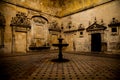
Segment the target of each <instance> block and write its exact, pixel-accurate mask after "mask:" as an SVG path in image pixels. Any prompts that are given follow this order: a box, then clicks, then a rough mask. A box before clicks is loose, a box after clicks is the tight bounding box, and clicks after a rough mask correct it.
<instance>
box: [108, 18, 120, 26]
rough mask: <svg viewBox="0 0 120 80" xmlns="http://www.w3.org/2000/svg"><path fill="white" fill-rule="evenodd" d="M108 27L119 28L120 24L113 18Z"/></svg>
mask: <svg viewBox="0 0 120 80" xmlns="http://www.w3.org/2000/svg"><path fill="white" fill-rule="evenodd" d="M108 26H109V27H118V26H120V22H119V21H118V20H117V19H115V18H113V19H112V21H111V22H110V24H108Z"/></svg>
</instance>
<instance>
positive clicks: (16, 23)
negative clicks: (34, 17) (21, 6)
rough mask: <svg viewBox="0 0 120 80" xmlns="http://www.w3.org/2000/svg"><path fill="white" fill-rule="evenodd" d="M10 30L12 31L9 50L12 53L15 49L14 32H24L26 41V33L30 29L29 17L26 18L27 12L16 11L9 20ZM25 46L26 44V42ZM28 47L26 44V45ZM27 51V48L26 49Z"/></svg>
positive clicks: (27, 33)
mask: <svg viewBox="0 0 120 80" xmlns="http://www.w3.org/2000/svg"><path fill="white" fill-rule="evenodd" d="M10 26H11V28H12V29H11V30H12V31H11V32H12V44H11V52H12V53H13V52H14V51H15V50H14V48H15V43H14V42H15V32H24V33H26V43H28V37H27V36H28V35H29V31H30V29H31V23H30V19H29V18H27V14H26V13H23V12H17V13H16V16H15V17H12V20H11V24H10ZM26 46H27V44H26ZM27 47H28V46H27ZM26 51H27V49H26Z"/></svg>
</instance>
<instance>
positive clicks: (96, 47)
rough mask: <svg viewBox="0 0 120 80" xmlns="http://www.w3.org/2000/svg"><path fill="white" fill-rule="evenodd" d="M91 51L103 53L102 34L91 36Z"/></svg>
mask: <svg viewBox="0 0 120 80" xmlns="http://www.w3.org/2000/svg"><path fill="white" fill-rule="evenodd" d="M91 51H95V52H100V51H101V34H100V33H95V34H92V35H91Z"/></svg>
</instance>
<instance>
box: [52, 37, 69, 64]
mask: <svg viewBox="0 0 120 80" xmlns="http://www.w3.org/2000/svg"><path fill="white" fill-rule="evenodd" d="M58 41H59V43H57V44H53V46H55V47H58V48H59V54H58V59H54V60H53V61H55V62H65V61H69V60H67V59H63V54H62V48H63V47H67V46H68V44H67V43H62V41H63V38H62V37H61V36H60V37H59V38H58Z"/></svg>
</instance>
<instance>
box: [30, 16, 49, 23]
mask: <svg viewBox="0 0 120 80" xmlns="http://www.w3.org/2000/svg"><path fill="white" fill-rule="evenodd" d="M35 17H40V18H42V19H44V20H45V21H47V23H49V21H48V19H47V18H45V17H43V16H41V15H35V16H32V18H35ZM32 18H31V19H32Z"/></svg>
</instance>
